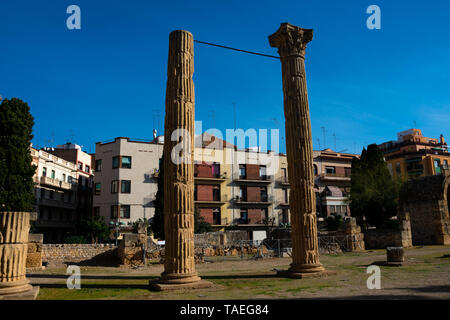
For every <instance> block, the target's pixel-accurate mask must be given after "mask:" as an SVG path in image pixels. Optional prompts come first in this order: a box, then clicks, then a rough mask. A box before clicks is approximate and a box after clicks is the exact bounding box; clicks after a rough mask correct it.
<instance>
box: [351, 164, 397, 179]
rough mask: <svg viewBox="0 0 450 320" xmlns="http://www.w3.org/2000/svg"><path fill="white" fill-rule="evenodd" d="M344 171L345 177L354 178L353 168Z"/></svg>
mask: <svg viewBox="0 0 450 320" xmlns="http://www.w3.org/2000/svg"><path fill="white" fill-rule="evenodd" d="M391 166H392V165H391ZM391 169H392V167H391ZM344 170H345V176H346V177H351V176H352V168H344Z"/></svg>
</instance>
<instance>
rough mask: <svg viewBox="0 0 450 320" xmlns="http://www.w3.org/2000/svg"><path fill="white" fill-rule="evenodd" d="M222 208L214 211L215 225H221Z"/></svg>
mask: <svg viewBox="0 0 450 320" xmlns="http://www.w3.org/2000/svg"><path fill="white" fill-rule="evenodd" d="M221 223H222V221H221V216H220V208H214V209H213V224H221Z"/></svg>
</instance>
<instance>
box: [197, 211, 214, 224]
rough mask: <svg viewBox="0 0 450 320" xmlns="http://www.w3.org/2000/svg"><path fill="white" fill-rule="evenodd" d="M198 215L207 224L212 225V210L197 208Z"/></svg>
mask: <svg viewBox="0 0 450 320" xmlns="http://www.w3.org/2000/svg"><path fill="white" fill-rule="evenodd" d="M199 210H200V215H201V216H202V217H203V218H204V219H205V221H206V222H208V223H209V224H214V219H213V218H214V217H213V209H212V208H199Z"/></svg>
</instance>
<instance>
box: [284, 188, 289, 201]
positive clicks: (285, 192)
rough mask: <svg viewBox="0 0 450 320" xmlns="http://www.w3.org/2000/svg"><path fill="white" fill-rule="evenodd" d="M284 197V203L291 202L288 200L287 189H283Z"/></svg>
mask: <svg viewBox="0 0 450 320" xmlns="http://www.w3.org/2000/svg"><path fill="white" fill-rule="evenodd" d="M283 196H284V203H289V200H288V189H286V188H284V189H283Z"/></svg>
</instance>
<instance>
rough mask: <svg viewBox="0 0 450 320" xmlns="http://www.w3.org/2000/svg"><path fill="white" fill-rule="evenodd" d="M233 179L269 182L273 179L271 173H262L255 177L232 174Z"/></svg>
mask: <svg viewBox="0 0 450 320" xmlns="http://www.w3.org/2000/svg"><path fill="white" fill-rule="evenodd" d="M233 180H236V181H250V182H265V183H270V182H272V181H273V175H263V176H259V177H255V178H249V177H247V176H241V175H240V174H234V175H233Z"/></svg>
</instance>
